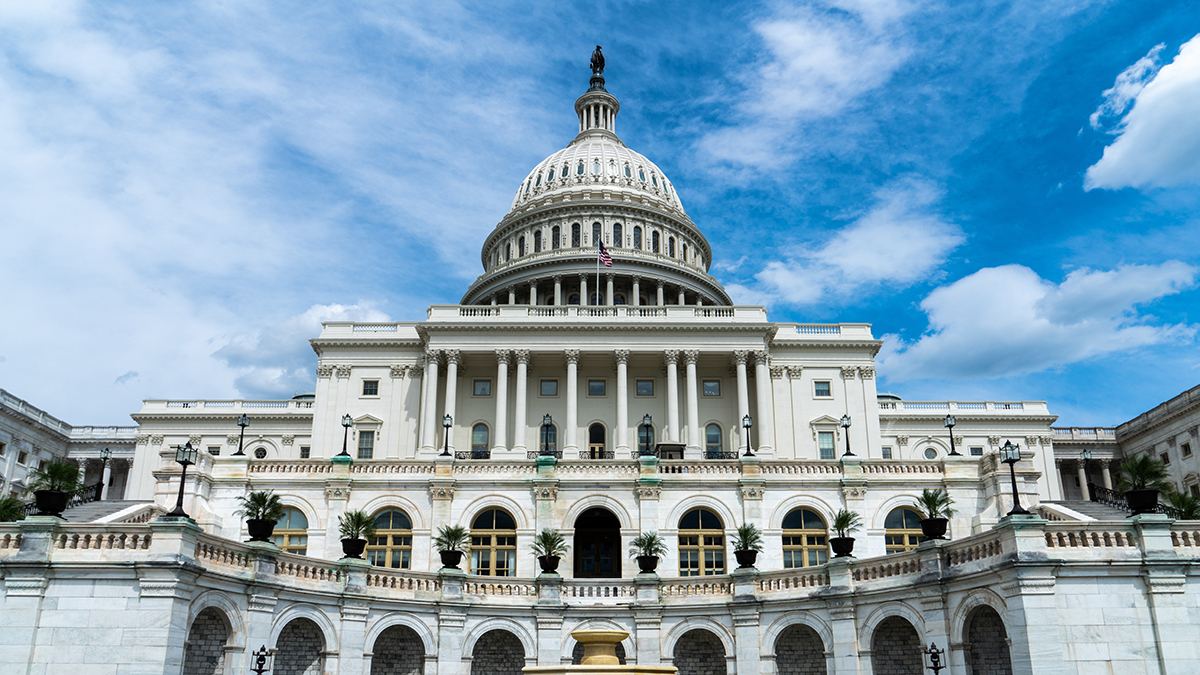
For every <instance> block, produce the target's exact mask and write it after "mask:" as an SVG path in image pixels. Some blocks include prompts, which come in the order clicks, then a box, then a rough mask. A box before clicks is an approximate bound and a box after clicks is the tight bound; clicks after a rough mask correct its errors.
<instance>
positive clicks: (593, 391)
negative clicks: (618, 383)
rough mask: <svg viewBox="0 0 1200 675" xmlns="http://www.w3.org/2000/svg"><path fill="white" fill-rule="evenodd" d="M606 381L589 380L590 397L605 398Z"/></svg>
mask: <svg viewBox="0 0 1200 675" xmlns="http://www.w3.org/2000/svg"><path fill="white" fill-rule="evenodd" d="M605 382H606V381H605V380H588V396H605V395H606V394H605V393H604V391H605V388H604V385H605Z"/></svg>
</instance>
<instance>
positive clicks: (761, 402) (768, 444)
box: [754, 349, 867, 456]
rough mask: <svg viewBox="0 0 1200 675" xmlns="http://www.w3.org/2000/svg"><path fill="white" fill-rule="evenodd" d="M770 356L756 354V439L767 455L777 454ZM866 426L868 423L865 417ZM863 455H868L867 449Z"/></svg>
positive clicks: (762, 352) (765, 353) (761, 351)
mask: <svg viewBox="0 0 1200 675" xmlns="http://www.w3.org/2000/svg"><path fill="white" fill-rule="evenodd" d="M769 359H770V355H769V354H767V351H766V350H761V349H760V350H759V351H756V352H754V386H755V396H757V397H758V419H756V420H754V428H755V430H756V431H755V434H754V436H755V438H757V439H758V448H757V449H756V450H755V452H757V451H758V450H762V451H763V452H765V453H767V454H771V453H773V452H775V407H774V406H773V405H772V401H771V369H770V366H769V365H768V363H769ZM862 423H863V424H864V425H865V424H866V423H867V419H866V415H864V416H863V422H862ZM863 455H864V456H865V455H866V452H865V448H864V452H863Z"/></svg>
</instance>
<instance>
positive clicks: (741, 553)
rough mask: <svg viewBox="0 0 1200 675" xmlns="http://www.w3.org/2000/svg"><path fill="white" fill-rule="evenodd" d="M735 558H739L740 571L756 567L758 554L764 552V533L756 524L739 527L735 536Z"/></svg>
mask: <svg viewBox="0 0 1200 675" xmlns="http://www.w3.org/2000/svg"><path fill="white" fill-rule="evenodd" d="M731 543H732V544H733V557H734V558H737V562H738V569H743V570H744V569H747V568H750V567H754V561H755V560H757V559H758V552H759V551H761V550H762V547H763V540H762V531H761V530H759V529H758V526H757V525H755V524H754V523H742V524H741V525H738V529H737V533H735V534H734V535H733V542H731Z"/></svg>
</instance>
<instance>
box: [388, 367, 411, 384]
mask: <svg viewBox="0 0 1200 675" xmlns="http://www.w3.org/2000/svg"><path fill="white" fill-rule="evenodd" d="M408 368H409V367H408V366H404V365H400V364H392V366H391V371H392V379H393V380H397V379H400V378H403V377H404V376H406V375H408Z"/></svg>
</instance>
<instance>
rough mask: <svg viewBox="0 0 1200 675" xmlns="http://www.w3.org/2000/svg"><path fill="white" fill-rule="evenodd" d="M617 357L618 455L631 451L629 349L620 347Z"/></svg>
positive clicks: (622, 456)
mask: <svg viewBox="0 0 1200 675" xmlns="http://www.w3.org/2000/svg"><path fill="white" fill-rule="evenodd" d="M616 357H617V453H618V455H617V457H619V458H624V457H625V454H624V453H626V452H628V451H629V350H628V349H618V350H617V352H616Z"/></svg>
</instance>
